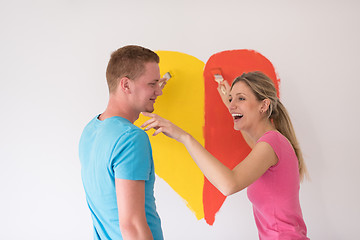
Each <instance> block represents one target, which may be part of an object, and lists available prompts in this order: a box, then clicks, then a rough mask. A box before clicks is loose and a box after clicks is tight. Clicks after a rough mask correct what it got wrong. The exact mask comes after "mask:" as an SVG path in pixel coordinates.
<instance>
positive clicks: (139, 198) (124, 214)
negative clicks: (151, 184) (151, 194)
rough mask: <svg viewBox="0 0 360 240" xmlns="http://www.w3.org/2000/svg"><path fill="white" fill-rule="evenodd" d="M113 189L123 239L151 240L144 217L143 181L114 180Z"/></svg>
mask: <svg viewBox="0 0 360 240" xmlns="http://www.w3.org/2000/svg"><path fill="white" fill-rule="evenodd" d="M115 187H116V196H117V205H118V210H119V224H120V230H121V234H122V236H123V239H124V240H135V239H136V240H150V239H153V236H152V233H151V231H150V228H149V225H148V224H147V221H146V215H145V181H142V180H126V179H118V178H115Z"/></svg>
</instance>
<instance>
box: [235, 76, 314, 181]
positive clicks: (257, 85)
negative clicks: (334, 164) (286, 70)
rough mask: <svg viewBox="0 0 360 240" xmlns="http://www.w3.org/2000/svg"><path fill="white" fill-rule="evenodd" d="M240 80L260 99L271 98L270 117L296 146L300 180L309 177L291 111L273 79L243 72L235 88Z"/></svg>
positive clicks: (277, 127)
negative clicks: (281, 97)
mask: <svg viewBox="0 0 360 240" xmlns="http://www.w3.org/2000/svg"><path fill="white" fill-rule="evenodd" d="M240 81H242V82H244V83H246V84H247V85H248V86H249V87H250V88H251V90H252V91H253V93H254V94H255V96H256V98H257V99H258V100H259V101H262V100H264V99H269V100H270V105H269V108H268V110H267V114H268V118H269V119H270V120H272V122H273V124H274V125H275V128H276V129H277V130H278V131H279V132H280V133H281V134H282V135H284V136H285V137H286V138H287V139H288V140H289V141H290V143H291V145H292V147H293V148H294V150H295V153H296V156H297V158H298V161H299V175H300V180H301V181H302V180H303V179H304V176H307V177H308V173H307V169H306V165H305V162H304V158H303V155H302V152H301V149H300V145H299V142H298V140H297V138H296V135H295V131H294V127H293V125H292V123H291V120H290V117H289V113H288V111H287V110H286V108H285V107H284V105H283V104H282V103H281V102H280V99H279V98H278V96H277V91H276V88H275V85H274V83H273V81H272V80H271V79H270V78H269V77H268V76H266V75H265V74H264V73H262V72H259V71H255V72H248V73H243V74H242V75H241V76H239V77H237V78H235V79H234V81H233V83H232V85H231V88H233V86H234V85H235V84H236V83H237V82H240Z"/></svg>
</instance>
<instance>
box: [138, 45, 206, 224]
mask: <svg viewBox="0 0 360 240" xmlns="http://www.w3.org/2000/svg"><path fill="white" fill-rule="evenodd" d="M156 53H157V54H158V55H159V57H160V64H159V66H160V74H161V76H163V75H164V74H165V73H166V72H170V73H171V75H172V78H171V79H170V80H169V81H168V83H167V85H166V86H165V88H164V89H163V95H162V96H160V97H158V99H157V101H156V103H155V111H154V113H156V114H158V115H160V116H162V117H164V118H166V119H168V120H170V121H171V122H173V123H175V124H176V125H178V126H179V127H181V128H183V129H184V130H185V131H187V132H189V133H190V134H191V135H193V136H194V137H195V138H196V139H197V140H198V141H199V142H200V143H201V144H202V145H204V142H205V140H204V136H203V127H204V124H205V122H204V121H205V120H204V80H203V70H204V65H205V64H204V63H203V62H202V61H200V60H199V59H197V58H195V57H193V56H190V55H187V54H184V53H180V52H171V51H157V52H156ZM146 120H147V118H145V117H144V116H142V115H141V116H140V118H139V119H138V120H137V121H136V122H135V124H136V125H137V126H140V125H141V124H142V123H144V122H145V121H146ZM153 132H154V131H153V130H150V131H149V132H148V135H149V138H150V142H151V145H152V148H153V156H154V164H155V172H156V174H157V175H158V176H159V177H161V178H162V179H164V180H165V181H166V182H167V183H168V184H169V185H170V186H171V187H172V188H173V189H174V191H176V192H177V193H178V194H179V195H180V196H181V197H182V198H183V199H184V200H185V202H186V203H187V206H188V207H189V208H190V209H191V210H192V211H193V212H194V214H195V216H196V218H197V219H201V218H203V217H204V208H203V195H202V193H203V186H204V175H203V174H202V173H201V171H200V169H199V168H198V167H197V166H196V164H195V163H194V161H193V160H192V159H191V157H190V155H189V153H188V152H187V150H186V148H185V147H184V146H183V145H182V144H180V143H178V142H177V141H175V140H173V139H170V138H168V137H166V136H165V135H163V134H159V135H157V136H155V137H153V136H152V134H153Z"/></svg>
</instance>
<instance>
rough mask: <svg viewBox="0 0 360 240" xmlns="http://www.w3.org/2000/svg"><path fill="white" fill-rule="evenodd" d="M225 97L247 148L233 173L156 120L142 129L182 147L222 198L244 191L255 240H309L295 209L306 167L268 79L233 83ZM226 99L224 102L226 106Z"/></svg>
mask: <svg viewBox="0 0 360 240" xmlns="http://www.w3.org/2000/svg"><path fill="white" fill-rule="evenodd" d="M223 84H224V86H225V88H226V89H227V90H228V93H227V92H226V93H225V94H224V93H222V91H220V88H221V86H220V85H219V87H218V90H219V94H220V95H221V97H222V99H223V101H224V103H225V104H226V105H227V107H228V109H229V111H230V113H231V114H232V116H233V119H234V129H235V130H239V131H241V132H242V133H243V135H244V137H245V139H246V141H247V142H248V143H249V145H250V147H251V148H252V150H251V152H250V153H249V155H248V156H247V157H246V158H245V159H244V160H243V161H242V162H240V163H239V164H238V165H237V166H236V167H235V168H234V169H233V170H230V169H228V168H227V167H226V166H225V165H223V164H222V163H221V162H220V161H218V160H217V159H216V158H215V157H214V156H212V155H211V154H210V153H209V152H208V151H207V150H206V149H205V148H204V147H203V146H202V145H201V144H200V143H199V142H197V141H196V140H195V139H194V138H193V137H192V136H191V135H190V134H188V133H187V132H185V131H184V130H182V129H180V128H179V127H177V126H176V125H174V124H172V123H171V122H170V121H168V120H166V119H163V118H161V117H159V116H157V115H156V114H151V113H144V115H145V116H148V117H151V119H150V120H148V121H146V122H145V123H144V124H143V125H142V127H146V129H145V130H149V129H151V128H154V129H156V131H155V133H154V135H157V134H159V133H160V132H162V133H164V134H165V135H167V136H169V137H171V138H174V139H175V140H177V141H179V142H181V143H183V144H184V145H185V147H186V148H187V150H188V151H189V153H190V155H191V157H192V158H193V159H194V161H195V162H196V164H197V165H198V166H199V168H200V169H201V171H202V172H203V173H204V175H205V176H206V177H207V178H208V179H209V181H210V182H211V183H212V184H213V185H214V186H215V187H216V188H217V189H219V190H220V191H221V192H222V193H223V194H224V195H225V196H228V195H231V194H233V193H236V192H238V191H241V190H243V189H244V188H246V187H248V190H247V194H248V197H249V199H250V201H251V202H252V204H253V211H254V217H255V221H256V225H257V227H258V231H259V237H260V239H308V238H307V237H306V233H307V229H306V225H305V223H304V220H303V217H302V212H301V208H300V203H299V189H300V181H301V180H302V179H303V177H304V175H305V174H306V167H305V164H304V160H303V157H302V154H301V150H300V147H299V144H298V142H297V139H296V136H295V132H294V129H293V126H292V124H291V121H290V118H289V116H288V113H287V111H286V109H285V107H284V106H283V105H282V103H281V102H280V100H279V99H278V97H277V94H276V88H275V86H274V84H273V82H272V80H271V79H270V78H268V77H267V76H266V75H265V74H263V73H261V72H249V73H246V74H245V73H244V74H243V75H241V76H240V77H237V78H236V79H235V80H234V82H233V83H232V85H231V88H230V86H229V85H228V84H227V83H226V81H224V83H223ZM226 98H228V99H227V101H226Z"/></svg>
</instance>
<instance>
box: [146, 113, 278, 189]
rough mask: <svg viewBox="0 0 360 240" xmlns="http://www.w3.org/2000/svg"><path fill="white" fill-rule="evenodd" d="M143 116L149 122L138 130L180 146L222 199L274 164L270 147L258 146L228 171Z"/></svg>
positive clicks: (166, 124)
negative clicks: (149, 132) (182, 146)
mask: <svg viewBox="0 0 360 240" xmlns="http://www.w3.org/2000/svg"><path fill="white" fill-rule="evenodd" d="M143 114H144V115H145V116H148V117H151V119H150V120H148V121H146V122H145V123H144V124H143V125H142V127H146V129H145V130H149V129H150V128H154V129H156V131H155V133H154V134H153V135H154V136H155V135H157V134H159V133H160V132H162V133H164V134H165V135H166V136H168V137H171V138H174V139H175V140H177V141H179V142H181V143H183V144H184V145H185V147H186V149H187V150H188V152H189V153H190V155H191V157H192V158H193V160H194V161H195V163H196V164H197V165H198V167H199V168H200V170H201V171H202V172H203V174H204V175H205V176H206V178H207V179H208V180H209V181H210V182H211V183H212V184H213V185H214V186H215V187H216V188H217V189H218V190H219V191H220V192H221V193H222V194H224V195H225V196H228V195H231V194H233V193H236V192H238V191H241V190H242V189H244V188H246V187H247V186H249V185H250V184H251V183H253V182H254V181H255V180H256V179H258V178H259V177H260V176H261V175H263V174H264V173H265V172H266V170H267V169H268V168H269V167H271V166H273V165H275V164H276V163H277V156H276V154H275V152H274V151H273V149H272V148H271V146H270V145H269V144H268V143H265V142H260V143H257V144H256V145H255V146H254V148H253V150H252V151H251V152H250V154H249V155H248V156H247V157H246V158H245V159H244V160H243V161H242V162H240V163H239V164H238V165H237V166H236V167H235V168H234V169H233V170H230V169H229V168H228V167H226V166H225V165H224V164H223V163H221V162H220V161H219V160H217V159H216V158H215V157H214V156H213V155H211V154H210V153H209V152H208V151H207V150H206V149H205V148H204V147H203V146H202V145H201V144H200V143H199V142H198V141H197V140H196V139H195V138H193V137H192V136H191V135H190V134H188V133H187V132H185V131H184V130H182V129H181V128H179V127H177V126H176V125H174V124H173V123H171V122H170V121H168V120H166V119H163V118H161V117H159V116H158V115H156V114H152V113H143Z"/></svg>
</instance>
